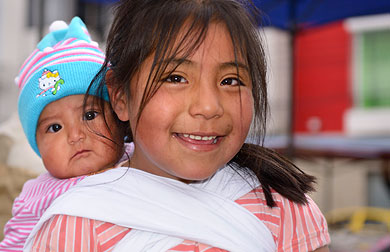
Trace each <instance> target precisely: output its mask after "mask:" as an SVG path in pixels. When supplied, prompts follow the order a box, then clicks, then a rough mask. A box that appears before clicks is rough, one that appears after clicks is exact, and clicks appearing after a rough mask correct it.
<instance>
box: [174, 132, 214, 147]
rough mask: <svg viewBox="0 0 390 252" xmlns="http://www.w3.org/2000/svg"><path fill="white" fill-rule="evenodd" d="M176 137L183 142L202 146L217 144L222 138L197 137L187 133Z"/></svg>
mask: <svg viewBox="0 0 390 252" xmlns="http://www.w3.org/2000/svg"><path fill="white" fill-rule="evenodd" d="M174 135H175V136H176V137H178V138H179V139H180V140H182V141H185V142H188V143H191V144H201V145H208V144H217V143H218V140H219V139H220V136H217V135H196V134H187V133H175V134H174Z"/></svg>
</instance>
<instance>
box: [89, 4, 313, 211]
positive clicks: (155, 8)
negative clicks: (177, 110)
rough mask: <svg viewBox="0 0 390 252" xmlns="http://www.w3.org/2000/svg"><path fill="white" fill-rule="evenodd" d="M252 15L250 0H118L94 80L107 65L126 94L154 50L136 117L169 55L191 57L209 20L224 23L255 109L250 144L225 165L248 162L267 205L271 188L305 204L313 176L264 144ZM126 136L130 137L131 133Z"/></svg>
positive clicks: (262, 86)
mask: <svg viewBox="0 0 390 252" xmlns="http://www.w3.org/2000/svg"><path fill="white" fill-rule="evenodd" d="M256 15H257V10H256V8H255V6H254V5H253V3H250V2H248V1H244V0H123V1H121V2H119V5H118V6H117V7H116V9H115V18H114V21H113V24H112V26H111V30H110V32H109V35H108V40H107V49H106V57H107V58H106V62H105V64H104V66H103V68H102V70H101V71H100V76H99V75H98V76H97V77H96V79H101V80H104V75H105V73H106V72H107V69H111V70H112V73H113V74H112V76H113V78H114V79H113V80H112V81H110V85H111V87H112V89H113V90H114V92H116V91H120V92H123V93H125V94H126V95H127V97H128V98H129V97H130V85H129V84H130V81H131V79H132V77H133V76H134V75H135V73H136V72H137V71H138V70H139V68H140V66H141V64H142V63H143V62H144V60H145V59H146V58H147V57H148V56H150V55H152V54H153V53H154V61H153V64H152V69H151V71H150V74H149V79H148V83H147V85H146V88H145V91H144V95H143V99H142V101H141V106H140V110H139V112H138V118H139V116H140V114H141V113H142V109H143V108H144V107H145V105H146V104H147V102H148V101H149V100H150V99H151V98H152V96H153V95H154V94H155V92H156V91H157V90H158V88H159V85H160V84H159V81H156V80H160V79H161V75H162V74H163V73H164V71H166V69H167V65H168V64H169V60H170V59H172V58H175V56H176V55H177V54H180V58H185V57H188V56H191V54H192V53H193V52H194V51H195V50H196V49H197V48H198V46H199V45H200V44H201V43H202V42H203V40H204V38H205V36H206V33H207V30H208V27H209V24H210V23H212V22H221V23H223V24H225V25H226V27H227V30H228V31H229V33H230V37H231V39H232V43H233V47H234V50H235V52H234V53H235V57H236V59H237V57H238V56H241V57H242V58H243V59H244V60H246V62H245V63H246V64H247V66H249V72H250V77H251V80H252V86H253V90H252V93H253V98H254V108H255V118H254V122H253V123H254V124H253V128H254V129H255V130H253V132H254V133H253V134H251V139H252V142H253V144H249V143H245V144H244V145H243V146H242V148H241V150H240V151H239V152H238V153H237V154H236V156H235V157H234V158H233V159H232V160H230V161H229V165H231V166H232V167H234V168H235V169H243V168H242V167H247V168H249V169H250V170H252V171H253V172H254V174H255V175H256V177H257V178H258V179H259V181H260V183H261V186H262V188H263V191H264V193H265V197H266V201H267V205H268V206H270V207H273V206H275V201H274V199H273V197H272V194H271V193H272V191H271V189H274V190H275V191H277V192H278V193H280V194H281V195H283V196H285V197H286V198H288V199H290V200H292V201H294V202H298V203H307V199H306V196H305V193H307V192H310V191H312V190H313V183H314V181H315V178H314V177H313V176H310V175H307V174H305V173H304V172H303V171H302V170H300V169H299V168H297V167H296V166H295V165H294V164H292V163H291V162H290V161H288V160H287V159H285V158H283V157H282V156H281V155H279V154H278V153H277V152H275V151H272V150H271V149H268V148H265V147H263V142H264V136H265V129H266V118H267V113H268V102H267V86H266V84H267V83H266V62H265V55H264V51H263V48H262V42H261V37H260V33H259V31H260V30H259V26H258V24H257V23H256V20H259V19H257V17H258V16H256ZM184 23H185V24H187V25H188V26H186V30H185V31H184V32H185V35H184V36H183V38H182V39H181V40H180V41H179V42H177V39H178V36H177V35H178V34H179V32H182V31H183V29H182V27H183V24H184ZM180 38H181V37H180ZM174 42H175V43H174ZM174 44H175V46H173V45H174ZM183 56H184V57H183ZM178 64H180V62H179V63H178ZM172 71H173V70H172ZM237 71H238V66H237ZM103 86H104V81H101V82H100V90H102V88H103ZM128 138H129V141H132V140H133V139H132V135H131V133H130V134H129V135H128ZM235 164H237V165H235Z"/></svg>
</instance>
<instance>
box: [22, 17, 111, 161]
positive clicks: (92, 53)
mask: <svg viewBox="0 0 390 252" xmlns="http://www.w3.org/2000/svg"><path fill="white" fill-rule="evenodd" d="M49 30H50V31H49V33H48V34H47V35H46V36H45V37H44V38H43V39H42V40H41V41H40V42H39V43H38V45H37V48H36V49H35V50H34V51H33V53H32V54H31V55H30V56H29V57H28V58H27V60H26V61H25V62H24V63H23V65H22V67H21V70H20V72H19V75H18V77H16V78H15V83H16V84H17V85H18V86H19V89H20V90H21V91H20V95H19V101H18V111H19V119H20V121H21V123H22V126H23V130H24V133H25V134H26V137H27V139H28V142H29V143H30V145H31V147H32V148H33V150H34V151H35V152H36V153H37V154H38V156H40V153H39V150H38V146H37V142H36V129H37V124H38V119H39V116H40V114H41V112H42V110H43V109H44V108H45V107H46V105H48V104H49V103H51V102H53V101H56V100H59V99H61V98H64V97H66V96H70V95H77V94H85V93H86V91H87V89H88V86H89V85H90V83H91V81H92V80H93V78H94V77H95V75H96V74H97V73H98V71H99V70H100V68H101V66H102V64H103V62H104V59H105V56H104V53H103V52H102V51H101V50H100V49H99V47H98V45H97V43H96V42H94V41H92V40H91V37H90V35H89V33H88V30H87V28H86V26H85V24H84V23H83V21H81V19H80V18H79V17H74V18H73V19H72V21H71V22H70V24H69V26H68V25H67V24H66V23H65V22H64V21H55V22H53V23H52V25H51V26H50V28H49ZM97 81H98V80H97ZM96 83H98V82H94V85H93V86H92V87H91V89H90V91H89V94H91V95H95V93H96V90H97V87H96V86H97V85H95V84H96ZM102 98H103V99H105V100H107V101H108V93H107V89H106V88H105V89H104V90H103V92H102Z"/></svg>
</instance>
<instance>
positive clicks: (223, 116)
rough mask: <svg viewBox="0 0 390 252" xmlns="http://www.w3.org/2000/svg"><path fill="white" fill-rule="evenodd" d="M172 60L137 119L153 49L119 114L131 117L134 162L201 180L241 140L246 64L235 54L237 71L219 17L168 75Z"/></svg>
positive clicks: (246, 108) (245, 121) (245, 125)
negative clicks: (128, 100)
mask: <svg viewBox="0 0 390 252" xmlns="http://www.w3.org/2000/svg"><path fill="white" fill-rule="evenodd" d="M179 36H180V34H179ZM179 57H180V56H179ZM175 60H176V61H175ZM175 60H174V62H173V63H172V66H169V67H168V69H167V73H166V74H165V75H163V80H162V82H163V84H162V86H161V87H160V89H159V90H158V91H157V92H156V93H155V94H154V96H153V97H152V98H151V99H150V101H149V102H148V103H147V105H146V106H145V108H144V110H143V111H142V114H141V117H140V119H139V122H138V125H137V112H138V108H139V105H140V102H141V99H142V96H143V92H144V88H145V84H146V82H147V78H148V75H149V72H150V68H151V65H152V61H153V55H152V56H151V57H149V58H148V59H146V60H145V61H144V63H143V64H142V66H141V68H140V71H139V72H138V74H137V75H136V76H135V77H134V78H133V79H132V81H131V93H132V96H131V97H130V102H128V103H127V104H126V105H125V106H126V109H125V110H124V111H122V113H121V112H118V111H117V112H118V113H117V114H118V116H119V117H120V119H121V120H130V125H131V127H132V132H135V134H134V137H135V140H134V143H135V151H134V154H133V156H132V158H131V166H132V167H134V168H138V169H141V170H144V171H146V172H150V173H153V174H156V175H160V176H164V177H169V178H173V179H177V180H182V181H193V180H202V179H205V178H208V177H210V176H211V175H213V174H214V173H215V172H216V171H217V170H218V169H219V168H221V167H223V166H224V165H225V164H226V163H227V162H228V161H230V160H231V159H232V158H233V157H234V155H235V154H236V153H237V152H238V151H239V150H240V148H241V146H242V145H243V143H244V141H245V138H246V136H247V133H248V131H249V127H250V124H251V121H252V116H253V97H252V85H251V79H250V75H249V70H248V66H247V65H246V64H245V63H244V62H245V61H244V60H243V59H242V58H240V57H239V58H238V59H237V60H238V66H239V76H238V75H237V69H236V64H235V57H234V51H233V45H232V41H231V39H230V36H229V33H228V31H227V29H226V27H225V25H223V24H220V23H212V24H210V27H209V31H208V33H207V35H206V38H205V40H204V42H203V43H202V44H201V45H200V47H199V48H198V49H197V50H196V51H195V52H194V54H193V55H192V56H190V57H188V58H186V59H185V60H184V63H182V64H181V65H179V66H178V67H177V68H176V69H175V71H174V72H173V73H172V74H170V75H168V74H169V73H168V71H169V70H171V69H173V68H174V67H175V66H176V63H177V61H178V60H179V59H175Z"/></svg>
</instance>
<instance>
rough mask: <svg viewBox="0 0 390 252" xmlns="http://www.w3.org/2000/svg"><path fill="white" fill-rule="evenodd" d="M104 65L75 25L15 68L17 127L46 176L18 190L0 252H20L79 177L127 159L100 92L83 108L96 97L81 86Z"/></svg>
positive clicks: (53, 31) (56, 30)
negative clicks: (42, 166) (42, 220)
mask: <svg viewBox="0 0 390 252" xmlns="http://www.w3.org/2000/svg"><path fill="white" fill-rule="evenodd" d="M104 58H105V57H104V54H103V52H102V51H101V50H100V49H99V48H98V45H97V43H96V42H94V41H92V40H91V38H90V36H89V34H88V31H87V29H86V26H85V24H84V23H83V22H82V21H81V19H80V18H78V17H75V18H73V19H72V21H71V23H70V24H69V26H68V25H67V24H66V23H65V22H63V21H56V22H54V23H53V24H52V25H51V26H50V32H49V33H48V34H47V35H46V36H45V37H44V38H43V39H42V40H41V41H40V42H39V44H38V45H37V49H35V51H34V52H33V53H32V54H31V55H30V56H29V57H28V58H27V60H26V61H25V62H24V64H23V66H22V67H21V70H20V72H19V75H18V77H17V78H16V83H17V85H18V86H19V88H20V90H21V91H20V96H19V104H18V112H19V117H20V121H21V123H22V126H23V130H24V133H25V135H26V137H27V139H28V141H29V143H30V145H31V147H32V148H33V150H34V151H35V152H36V153H37V154H38V155H39V156H40V157H41V158H42V161H43V164H44V166H45V168H46V169H47V171H48V173H44V174H42V175H41V176H39V177H38V178H36V179H33V180H30V181H27V182H26V183H25V185H24V187H23V190H22V192H21V194H20V195H19V197H18V198H17V199H16V200H15V202H14V205H13V209H12V214H13V217H12V219H11V220H10V221H8V223H7V224H6V226H5V228H4V235H5V238H4V240H3V241H2V242H1V243H0V251H2V250H7V251H8V250H11V249H12V251H22V250H23V246H24V243H25V240H26V238H27V237H28V235H29V233H30V232H31V230H32V228H33V227H34V225H35V224H36V222H37V221H38V220H39V218H40V217H41V216H42V214H43V213H44V211H45V210H46V209H47V208H48V207H49V206H50V204H51V203H52V202H53V201H54V199H56V198H57V197H58V196H60V195H61V194H63V193H64V192H65V191H67V190H68V189H69V188H70V187H71V186H73V185H75V184H77V183H78V182H79V181H80V180H82V179H83V178H84V177H85V176H88V175H92V174H95V173H98V172H102V171H104V170H106V169H109V168H112V167H115V164H117V163H118V161H120V158H121V157H122V156H123V157H124V158H127V156H128V154H127V153H130V152H131V151H132V150H131V148H132V145H126V153H125V147H124V140H123V139H124V135H123V133H122V132H124V130H119V129H120V127H123V126H122V125H119V122H118V120H115V118H114V116H115V115H114V113H113V111H112V109H111V106H110V104H109V102H108V101H109V99H108V93H107V89H106V88H105V89H103V90H102V92H100V93H99V94H100V96H99V98H100V102H102V103H103V104H104V106H99V105H98V104H96V102H95V103H94V102H93V101H94V99H93V97H92V96H89V98H88V99H87V100H86V101H84V97H85V96H84V95H85V93H86V92H87V91H88V92H89V93H90V94H94V95H96V94H97V93H96V92H95V91H96V88H92V89H91V90H88V86H89V84H90V83H91V81H92V80H93V78H94V76H95V75H96V74H97V72H98V71H99V70H100V68H101V66H102V64H103V62H104ZM107 126H108V127H107ZM124 153H125V155H124Z"/></svg>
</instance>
